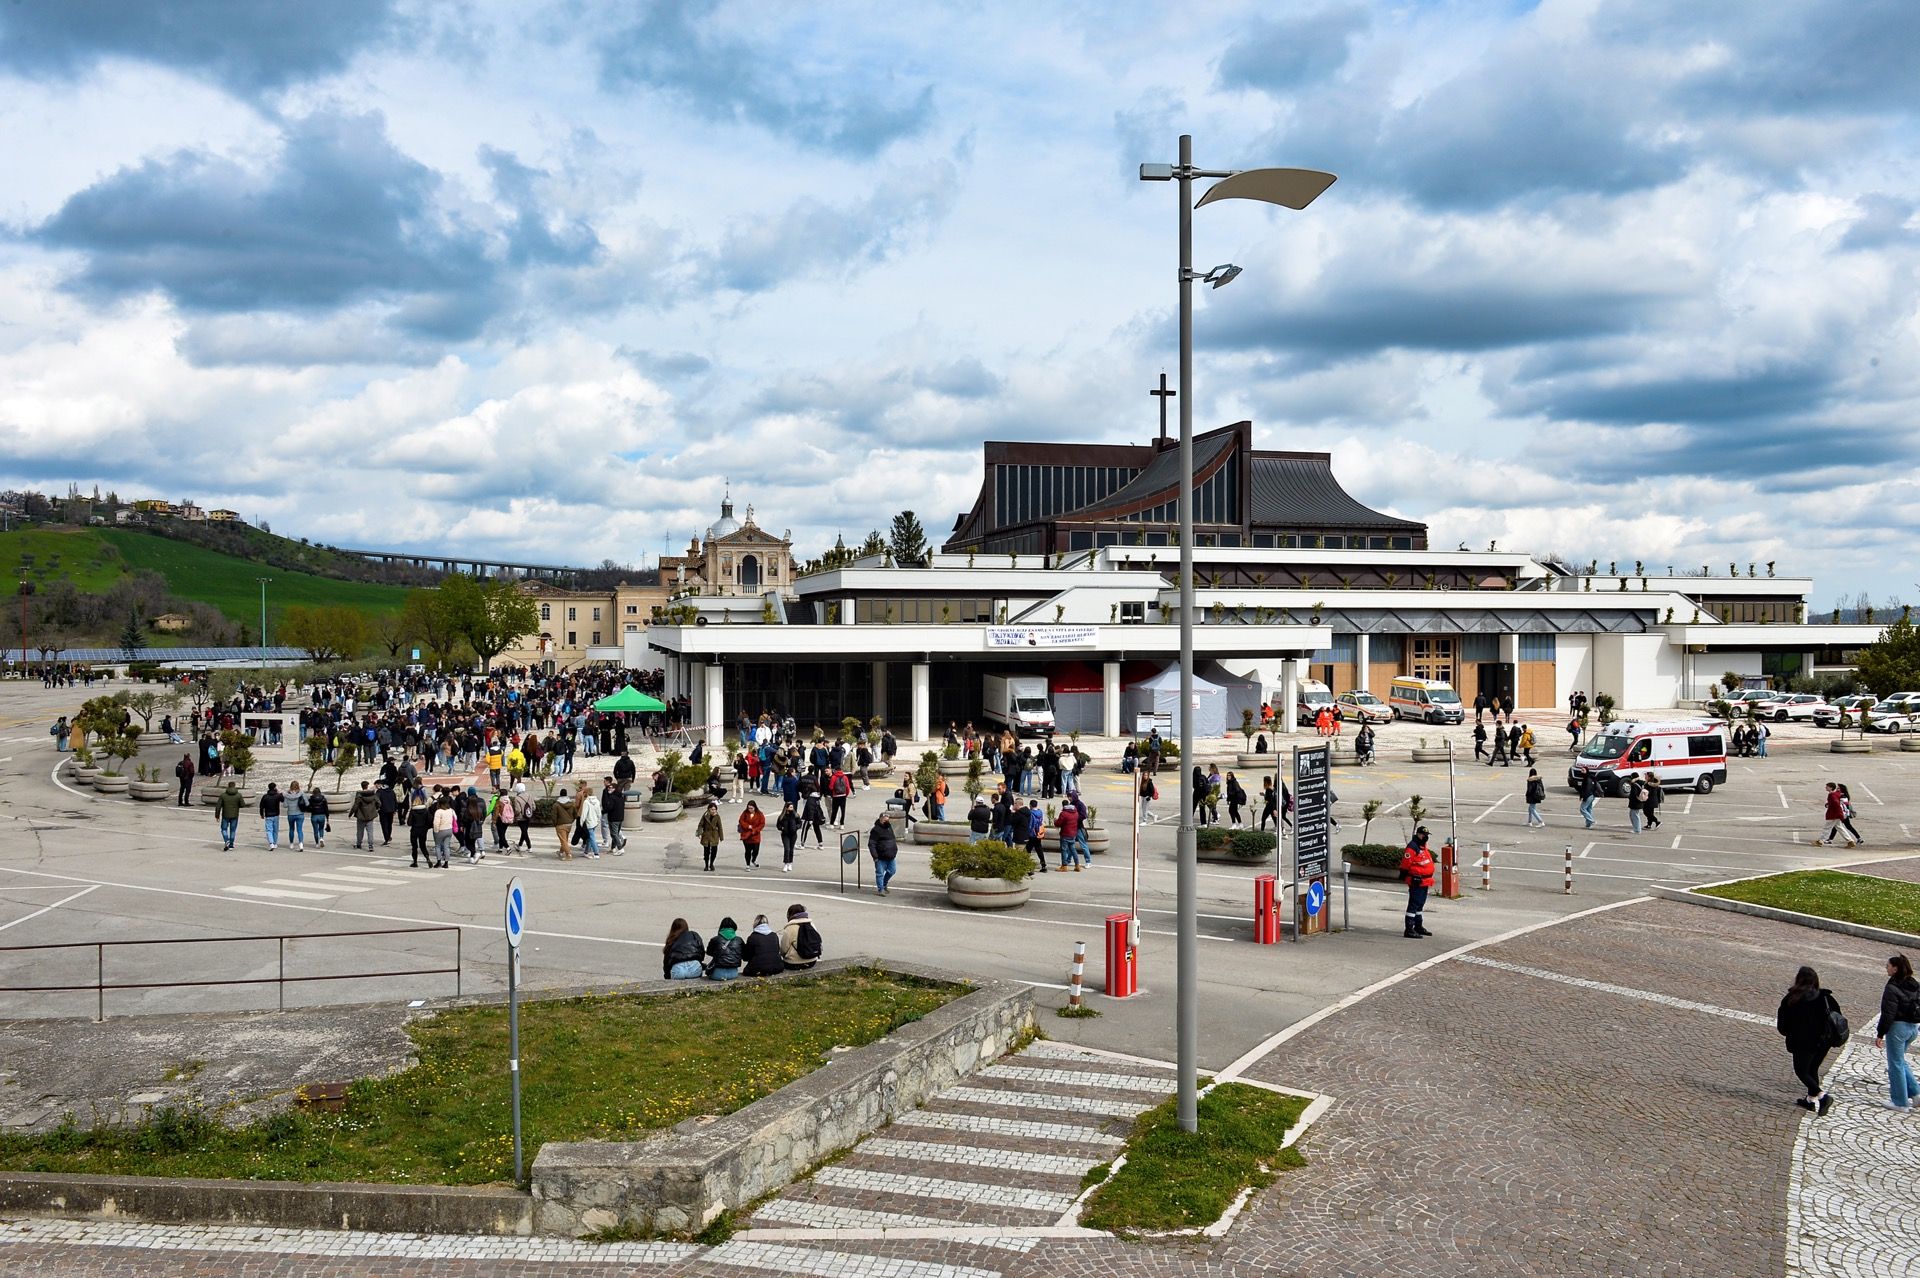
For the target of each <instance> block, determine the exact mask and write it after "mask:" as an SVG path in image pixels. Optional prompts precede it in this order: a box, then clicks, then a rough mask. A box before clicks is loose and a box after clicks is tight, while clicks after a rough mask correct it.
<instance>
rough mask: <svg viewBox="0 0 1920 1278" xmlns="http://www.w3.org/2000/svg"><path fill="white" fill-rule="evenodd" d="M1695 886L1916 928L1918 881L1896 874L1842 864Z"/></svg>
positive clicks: (1919, 926) (1898, 928)
mask: <svg viewBox="0 0 1920 1278" xmlns="http://www.w3.org/2000/svg"><path fill="white" fill-rule="evenodd" d="M1699 891H1700V893H1701V895H1703V896H1717V897H1721V898H1723V899H1725V900H1729V901H1746V902H1748V903H1750V904H1753V905H1770V906H1772V907H1774V908H1775V909H1779V910H1797V911H1799V912H1800V913H1802V914H1817V915H1819V916H1820V917H1821V918H1827V919H1840V920H1841V921H1843V922H1847V923H1861V924H1865V925H1866V926H1868V927H1884V928H1887V929H1889V930H1891V931H1895V932H1920V883H1907V882H1903V881H1901V880H1899V879H1881V878H1875V877H1874V876H1873V875H1871V874H1848V873H1847V872H1846V871H1844V870H1795V871H1793V872H1792V873H1789V874H1773V875H1769V876H1767V877H1766V878H1764V879H1749V880H1747V881H1746V882H1744V883H1728V884H1726V885H1724V886H1722V887H1713V888H1702V889H1699Z"/></svg>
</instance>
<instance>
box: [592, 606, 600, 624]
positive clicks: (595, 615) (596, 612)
mask: <svg viewBox="0 0 1920 1278" xmlns="http://www.w3.org/2000/svg"><path fill="white" fill-rule="evenodd" d="M593 619H594V620H595V621H598V620H600V610H599V609H598V608H595V609H594V610H593Z"/></svg>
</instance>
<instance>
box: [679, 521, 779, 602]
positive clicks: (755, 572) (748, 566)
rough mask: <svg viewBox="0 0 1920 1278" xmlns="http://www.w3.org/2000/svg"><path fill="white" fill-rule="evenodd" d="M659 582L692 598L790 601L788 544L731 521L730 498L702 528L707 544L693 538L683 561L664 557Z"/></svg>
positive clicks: (747, 524)
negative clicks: (771, 595)
mask: <svg viewBox="0 0 1920 1278" xmlns="http://www.w3.org/2000/svg"><path fill="white" fill-rule="evenodd" d="M660 581H661V584H662V585H664V586H666V587H667V588H668V589H669V590H673V591H676V592H679V593H692V594H696V595H720V596H736V597H738V596H742V595H763V594H766V593H767V592H768V591H770V590H771V591H777V592H779V595H780V597H781V598H782V599H791V598H793V542H792V541H791V540H789V539H787V538H785V537H776V536H774V535H773V534H772V533H770V532H767V531H766V530H765V529H763V528H761V527H760V526H759V525H758V524H756V523H754V522H753V507H751V506H749V507H747V519H746V522H745V523H742V522H740V521H739V520H737V519H735V518H734V517H733V498H732V497H731V496H728V497H726V498H724V499H723V500H722V501H721V502H720V518H718V519H716V520H715V521H714V522H713V523H712V524H710V525H708V527H707V537H706V541H705V542H702V541H701V540H700V538H698V537H695V538H694V539H693V541H692V543H691V544H690V545H688V547H687V553H686V554H684V555H663V556H662V557H661V559H660Z"/></svg>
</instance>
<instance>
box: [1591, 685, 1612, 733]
mask: <svg viewBox="0 0 1920 1278" xmlns="http://www.w3.org/2000/svg"><path fill="white" fill-rule="evenodd" d="M1593 704H1594V706H1595V707H1596V708H1598V709H1599V711H1600V726H1601V727H1603V728H1604V727H1606V726H1607V725H1608V724H1609V723H1612V722H1613V706H1614V701H1613V694H1612V693H1609V692H1602V693H1598V694H1596V695H1595V696H1594V698H1593Z"/></svg>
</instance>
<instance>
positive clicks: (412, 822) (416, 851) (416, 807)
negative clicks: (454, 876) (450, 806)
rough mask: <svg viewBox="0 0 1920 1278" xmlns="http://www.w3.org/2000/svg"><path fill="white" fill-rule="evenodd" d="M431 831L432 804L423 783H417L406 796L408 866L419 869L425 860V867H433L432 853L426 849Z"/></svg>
mask: <svg viewBox="0 0 1920 1278" xmlns="http://www.w3.org/2000/svg"><path fill="white" fill-rule="evenodd" d="M432 833H433V804H432V803H430V802H428V801H427V790H426V787H425V786H424V785H417V786H415V787H414V788H413V793H412V794H410V795H408V796H407V855H408V857H409V860H408V862H407V865H408V868H410V869H416V870H417V869H419V868H420V862H421V861H423V860H424V861H425V862H426V863H427V868H428V869H432V868H433V853H432V852H430V851H428V850H427V838H428V836H430V835H431V834H432Z"/></svg>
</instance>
